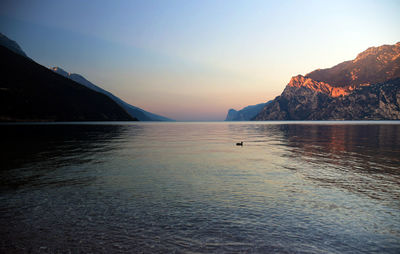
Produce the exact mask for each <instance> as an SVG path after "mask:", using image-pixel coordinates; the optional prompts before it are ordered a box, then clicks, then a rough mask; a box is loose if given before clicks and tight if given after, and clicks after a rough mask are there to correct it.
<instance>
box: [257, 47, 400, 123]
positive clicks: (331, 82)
mask: <svg viewBox="0 0 400 254" xmlns="http://www.w3.org/2000/svg"><path fill="white" fill-rule="evenodd" d="M399 78H400V42H398V43H396V44H394V45H383V46H380V47H371V48H368V49H367V50H365V51H363V52H361V53H360V54H358V55H357V57H356V58H355V59H353V60H350V61H345V62H342V63H340V64H337V65H335V66H333V67H331V68H327V69H317V70H315V71H312V72H310V73H308V74H306V75H305V76H302V75H298V76H294V77H292V78H291V80H290V82H289V83H288V84H287V86H286V87H285V89H284V90H283V92H282V94H281V95H280V96H277V97H276V98H275V99H274V100H273V101H272V102H271V103H270V104H268V105H266V106H265V107H264V108H263V109H262V110H261V111H260V113H259V114H258V115H257V116H255V117H254V118H253V120H343V119H346V120H364V119H368V120H373V119H379V120H383V119H400V118H399V116H398V115H397V114H395V113H393V114H392V113H391V114H389V113H387V112H388V110H385V109H384V108H385V107H386V106H388V107H390V108H392V109H393V110H397V109H398V110H400V108H399V104H400V94H399V90H398V89H397V87H396V86H398V85H399V82H398V79H399ZM377 87H380V88H377ZM389 88H390V89H391V90H390V89H389ZM374 93H378V94H374ZM360 94H363V96H361V97H360V96H358V95H360ZM380 95H382V96H381V97H380ZM393 96H394V97H393ZM396 96H398V98H399V99H393V98H396ZM389 97H390V98H392V99H391V100H388V99H387V98H389ZM352 98H353V99H352ZM355 98H357V100H360V101H362V103H361V104H362V105H363V106H364V109H365V111H363V110H362V108H360V107H359V105H360V104H358V103H359V102H358V101H357V100H355ZM365 98H371V100H365ZM372 98H379V101H376V100H373V99H372ZM340 106H341V107H343V108H346V110H347V111H349V112H350V113H348V112H344V111H343V110H342V109H341V108H340ZM372 109H374V110H375V111H374V110H372ZM352 111H354V112H352ZM339 112H341V113H339ZM366 112H369V113H368V114H367V113H366ZM374 112H375V113H374ZM376 112H381V113H379V114H377V113H376ZM349 116H351V117H349Z"/></svg>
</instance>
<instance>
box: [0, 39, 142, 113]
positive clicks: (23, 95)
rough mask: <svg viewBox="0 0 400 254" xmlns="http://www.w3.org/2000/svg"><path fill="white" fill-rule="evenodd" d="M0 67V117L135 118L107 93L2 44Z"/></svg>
mask: <svg viewBox="0 0 400 254" xmlns="http://www.w3.org/2000/svg"><path fill="white" fill-rule="evenodd" d="M17 46H18V45H17ZM18 48H19V46H18ZM0 69H1V75H0V121H110V120H111V121H128V120H129V121H131V120H136V119H135V118H132V117H131V116H130V115H129V114H128V113H127V112H126V111H125V110H124V109H123V108H121V107H120V106H119V105H118V104H117V103H115V102H114V101H113V100H111V99H110V98H109V97H107V96H106V95H104V94H101V93H98V92H95V91H93V90H91V89H88V88H86V87H84V86H82V85H80V84H78V83H76V82H75V81H72V80H70V79H67V78H65V77H62V76H60V75H58V74H56V73H54V72H53V71H51V70H49V69H48V68H46V67H44V66H41V65H39V64H37V63H36V62H34V61H33V60H31V59H29V58H27V57H25V56H24V55H22V54H20V53H15V52H14V51H12V50H10V49H8V48H6V47H4V46H0Z"/></svg>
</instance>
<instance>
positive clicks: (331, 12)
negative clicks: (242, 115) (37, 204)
mask: <svg viewBox="0 0 400 254" xmlns="http://www.w3.org/2000/svg"><path fill="white" fill-rule="evenodd" d="M399 11H400V2H398V1H334V2H333V1H332V2H318V1H288V2H285V3H276V2H273V1H199V2H195V1H190V2H188V1H121V2H119V3H118V5H114V4H113V3H112V2H108V1H99V2H96V3H93V2H79V1H57V2H53V1H35V2H32V1H18V2H16V1H2V2H1V3H0V32H1V33H4V34H5V35H6V36H8V37H9V38H10V39H12V40H15V41H16V42H17V43H18V44H19V45H20V46H21V47H22V49H23V50H24V51H25V52H26V53H27V55H28V56H29V57H31V58H32V59H33V60H35V61H37V62H38V63H40V64H42V65H44V66H46V67H53V66H59V67H61V68H63V69H64V70H66V71H68V72H71V73H78V74H81V75H83V76H84V77H85V78H87V79H88V80H89V81H91V82H93V83H95V84H96V85H99V86H100V87H102V88H104V89H105V90H108V91H110V92H112V93H114V94H115V95H116V96H118V97H120V98H121V99H123V100H125V101H126V102H128V103H130V104H132V105H135V106H137V107H141V108H143V109H145V110H148V111H150V112H153V113H156V114H160V115H163V116H166V117H169V118H172V119H176V120H179V121H210V120H211V121H216V120H224V118H225V116H226V114H227V111H228V109H230V108H234V109H240V108H243V107H245V106H248V105H254V104H258V103H262V102H266V101H268V100H271V99H273V98H275V97H276V96H278V95H279V94H280V93H281V92H282V90H283V89H284V87H285V85H286V84H287V83H288V82H289V80H290V78H291V77H292V76H295V75H297V74H306V73H309V72H311V71H313V70H315V69H317V68H328V67H332V66H333V65H336V64H338V63H340V62H343V61H346V60H351V59H353V58H355V57H356V56H357V54H358V53H360V52H362V51H364V50H365V49H367V48H369V47H372V46H380V45H383V44H395V43H396V42H398V41H400V29H398V27H399V26H400V16H399V15H398V13H399Z"/></svg>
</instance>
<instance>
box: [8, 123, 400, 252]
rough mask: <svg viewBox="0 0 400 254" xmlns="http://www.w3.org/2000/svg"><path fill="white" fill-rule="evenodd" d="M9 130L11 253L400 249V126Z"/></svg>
mask: <svg viewBox="0 0 400 254" xmlns="http://www.w3.org/2000/svg"><path fill="white" fill-rule="evenodd" d="M0 133H1V134H0V140H1V143H0V151H1V155H0V156H1V157H0V158H1V160H0V168H1V170H0V182H1V185H0V252H3V253H4V252H17V253H18V252H22V253H23V252H34V253H37V252H43V253H47V252H50V253H53V252H72V253H81V252H95V253H99V252H104V253H110V252H139V253H141V252H144V253H174V252H175V253H210V252H218V253H237V252H240V253H247V252H251V253H252V252H254V253H270V252H277V253H293V252H294V253H365V252H368V253H371V252H375V253H399V252H400V123H399V122H397V123H391V124H390V123H389V124H388V123H379V122H375V123H374V124H365V123H364V124H362V123H352V124H348V123H340V122H336V123H335V122H333V123H318V124H317V123H306V124H293V123H292V124H287V123H259V122H258V123H257V122H253V123H128V124H126V123H120V124H119V123H114V124H80V125H78V124H59V125H54V124H53V125H46V124H38V125H1V126H0ZM239 141H244V146H243V147H238V146H235V143H236V142H239Z"/></svg>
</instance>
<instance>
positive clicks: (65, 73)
mask: <svg viewBox="0 0 400 254" xmlns="http://www.w3.org/2000/svg"><path fill="white" fill-rule="evenodd" d="M51 70H53V71H54V72H55V73H58V74H60V75H62V76H64V77H67V78H68V77H69V76H70V75H71V73H69V72H66V71H64V70H63V69H62V68H60V67H58V66H55V67H52V68H51Z"/></svg>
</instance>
